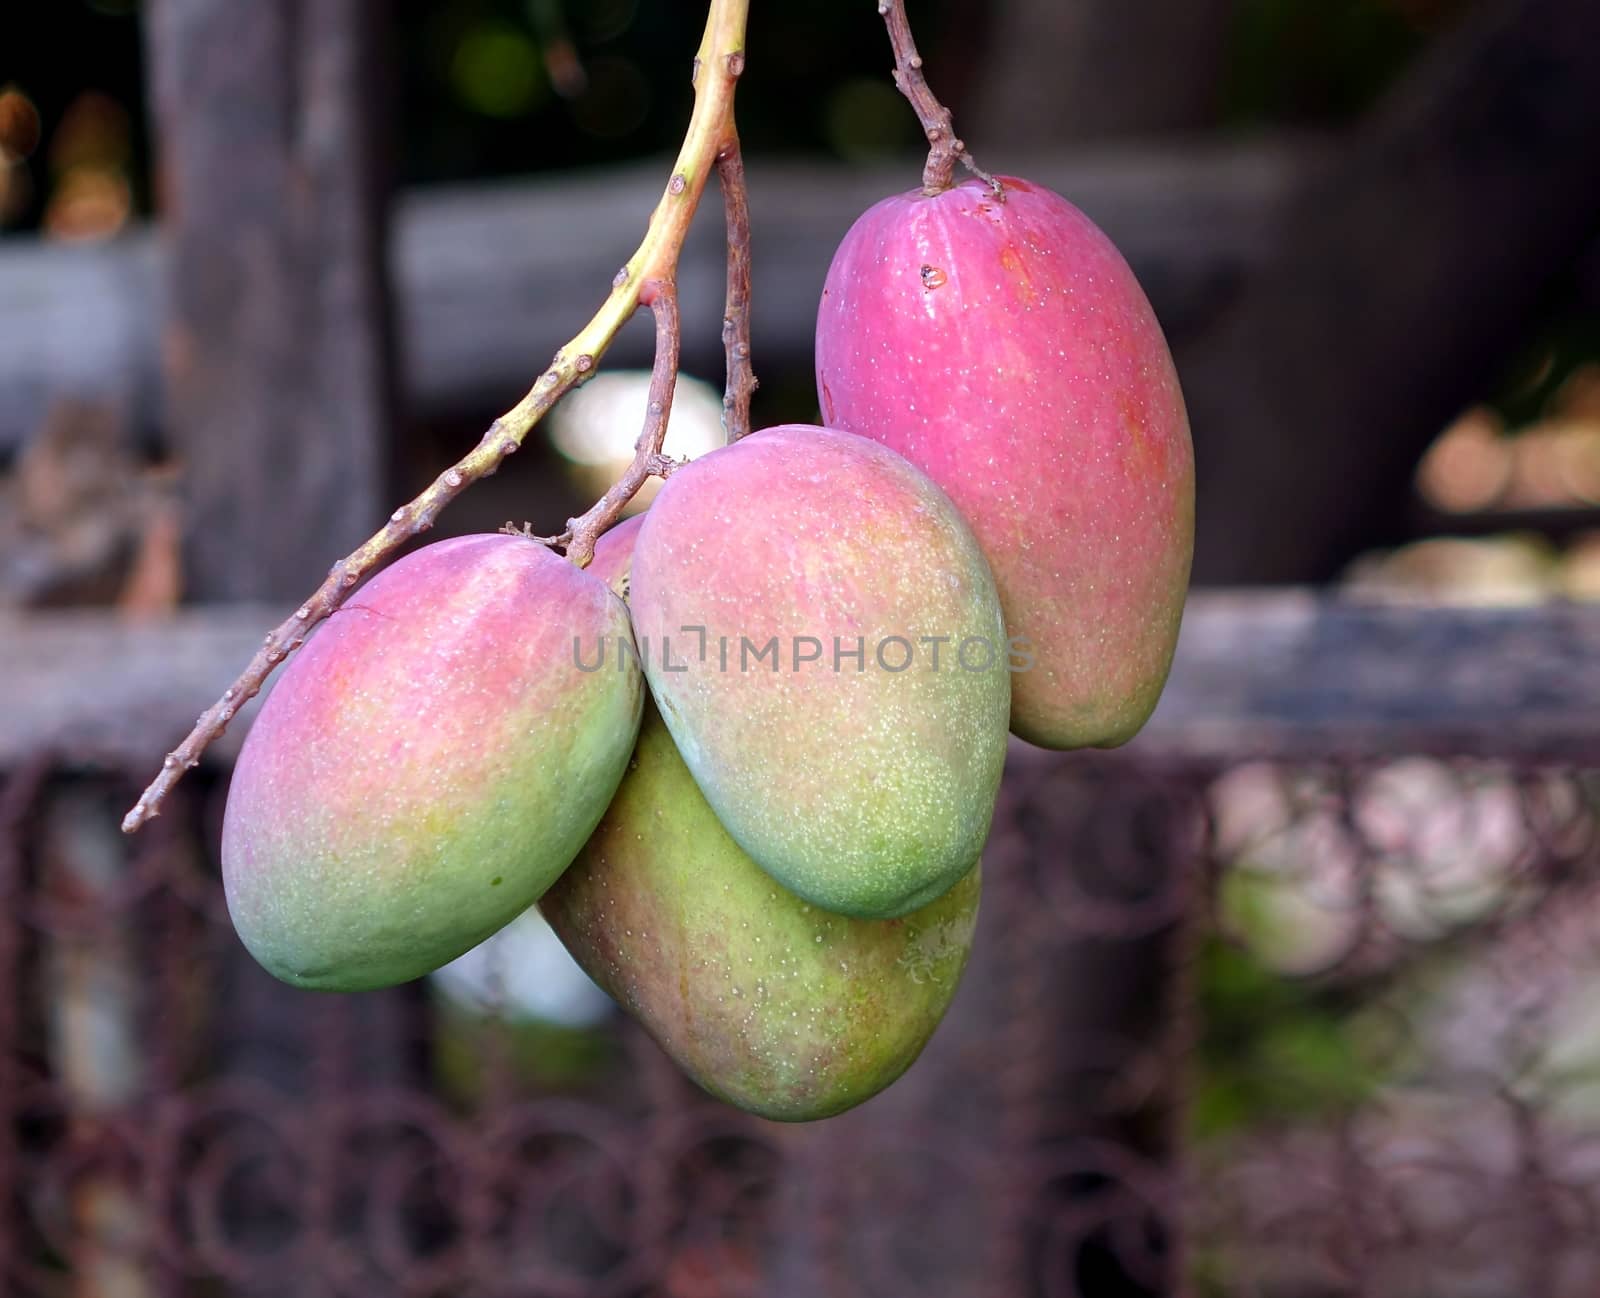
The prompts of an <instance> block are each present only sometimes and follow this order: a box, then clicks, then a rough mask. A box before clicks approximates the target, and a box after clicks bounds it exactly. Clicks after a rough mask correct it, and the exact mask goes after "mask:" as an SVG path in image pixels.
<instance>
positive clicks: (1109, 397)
mask: <svg viewBox="0 0 1600 1298" xmlns="http://www.w3.org/2000/svg"><path fill="white" fill-rule="evenodd" d="M1000 183H1001V187H1002V189H1003V190H1004V201H1000V200H997V199H996V197H995V196H994V194H993V192H992V191H991V190H990V189H989V187H988V186H987V185H985V184H983V183H982V182H980V181H977V180H968V181H966V182H964V183H962V184H960V185H958V186H956V187H955V188H953V189H949V190H946V191H945V192H944V193H941V194H938V195H934V196H931V197H930V196H928V195H925V194H923V193H922V192H921V191H916V192H913V193H909V194H903V195H899V196H896V197H893V198H887V199H884V200H883V201H882V202H880V203H878V204H877V205H875V206H874V207H872V208H870V209H868V210H867V212H865V213H864V214H863V215H862V216H861V217H860V219H858V220H857V221H856V223H855V224H854V226H852V227H851V229H850V231H849V233H847V234H846V235H845V237H844V240H843V242H842V243H841V244H840V245H839V249H838V251H837V253H836V254H835V255H834V259H833V264H832V266H831V267H830V268H829V271H828V275H827V280H826V283H825V286H824V288H823V292H822V302H821V306H820V308H819V310H818V314H817V350H816V370H817V393H818V399H819V401H820V404H821V409H822V421H823V423H825V424H827V425H828V426H829V427H832V428H842V429H848V430H850V431H852V432H855V433H859V434H861V435H862V436H865V437H871V438H874V439H876V440H878V441H880V442H882V443H883V444H884V445H885V446H890V447H893V448H894V449H895V450H896V451H899V452H900V453H901V454H902V455H904V456H906V457H907V458H908V459H910V460H911V461H912V462H913V463H915V464H917V465H918V466H919V467H921V468H922V469H923V470H925V471H926V472H927V473H928V474H929V475H930V476H931V477H932V478H933V479H934V481H935V482H937V483H938V484H939V485H940V486H941V487H943V488H944V489H945V490H946V491H947V492H949V493H950V496H951V498H952V499H953V500H954V501H955V503H956V505H957V506H958V507H959V508H960V510H961V512H962V514H963V516H964V517H965V518H966V520H967V522H968V523H970V524H971V526H972V529H973V531H974V532H975V533H976V534H977V537H978V540H979V542H980V543H981V544H982V546H983V550H984V553H985V554H986V555H987V556H988V559H989V564H990V566H991V568H992V569H993V571H994V576H995V581H996V584H997V585H998V587H999V590H1000V600H1001V604H1002V606H1003V607H1004V609H1005V617H1006V625H1007V627H1008V629H1009V631H1010V632H1011V634H1012V635H1015V636H1017V637H1019V638H1020V641H1021V643H1019V646H1018V648H1019V658H1020V659H1022V660H1023V662H1022V663H1021V664H1020V665H1026V666H1027V667H1028V670H1019V671H1018V673H1017V674H1016V676H1015V677H1014V678H1013V681H1012V713H1011V727H1012V729H1013V730H1014V731H1015V732H1016V733H1017V735H1019V736H1020V737H1021V738H1023V739H1026V740H1029V741H1030V742H1032V743H1035V744H1039V745H1042V746H1044V747H1047V748H1078V747H1085V746H1098V747H1111V746H1114V745H1117V744H1121V743H1123V742H1125V741H1126V740H1128V739H1130V738H1131V737H1132V736H1133V735H1134V734H1135V733H1136V732H1137V731H1138V730H1139V728H1140V727H1141V726H1142V725H1143V724H1144V722H1145V720H1146V718H1148V716H1149V715H1150V713H1151V711H1152V710H1153V709H1154V707H1155V704H1156V700H1157V699H1158V698H1159V697H1160V694H1161V689H1162V686H1163V685H1164V684H1165V682H1166V678H1167V672H1168V669H1169V667H1170V665H1171V661H1172V652H1173V648H1174V646H1175V644H1176V641H1177V635H1178V623H1179V620H1180V618H1181V617H1182V613H1183V601H1184V594H1185V591H1186V588H1187V585H1188V579H1189V565H1190V558H1191V555H1192V552H1193V548H1194V450H1193V446H1192V444H1191V441H1190V435H1189V422H1188V416H1187V414H1186V413H1185V410H1184V404H1183V396H1182V393H1181V392H1180V390H1179V387H1178V376H1177V372H1176V370H1175V369H1174V367H1173V364H1172V357H1171V354H1170V353H1169V351H1168V349H1167V344H1166V340H1165V339H1164V338H1163V336H1162V333H1161V328H1160V326H1159V324H1157V322H1156V318H1155V314H1154V313H1153V312H1152V311H1151V309H1150V304H1149V302H1148V301H1147V300H1146V298H1145V295H1144V293H1143V291H1142V290H1141V289H1140V287H1139V284H1138V282H1137V281H1136V280H1135V278H1134V276H1133V272H1132V271H1131V270H1130V269H1129V268H1128V265H1127V263H1126V262H1125V261H1124V260H1123V259H1122V256H1121V255H1120V254H1119V253H1118V252H1117V250H1116V248H1115V247H1114V246H1113V245H1112V243H1111V241H1110V240H1109V239H1107V238H1106V236H1105V235H1104V234H1102V233H1101V232H1100V230H1099V229H1097V228H1096V227H1095V226H1094V224H1093V223H1092V222H1091V221H1090V220H1089V219H1088V218H1087V217H1086V216H1084V215H1083V213H1082V212H1080V211H1079V210H1078V209H1077V208H1075V207H1073V206H1072V204H1070V203H1068V202H1067V201H1066V200H1065V199H1064V198H1062V197H1060V196H1059V195H1057V194H1053V193H1051V192H1050V191H1049V190H1046V189H1042V188H1039V187H1037V186H1035V185H1031V184H1028V183H1027V182H1025V181H1022V180H1017V179H1014V178H1011V177H1002V178H1001V180H1000Z"/></svg>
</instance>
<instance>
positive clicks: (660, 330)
mask: <svg viewBox="0 0 1600 1298" xmlns="http://www.w3.org/2000/svg"><path fill="white" fill-rule="evenodd" d="M644 287H645V290H646V292H647V293H648V294H649V296H650V309H651V310H652V311H654V312H655V317H656V358H655V364H654V365H653V366H652V367H651V370H650V401H649V404H648V405H647V406H646V407H645V415H644V428H643V430H642V431H641V432H640V433H639V440H638V441H637V442H635V443H634V447H633V463H631V464H630V465H628V467H627V469H626V470H624V471H623V474H622V476H621V477H620V478H618V479H617V480H616V481H615V482H614V483H612V484H611V486H610V488H609V489H608V490H607V491H606V494H605V495H603V496H601V497H600V499H599V500H597V501H595V503H594V504H593V505H592V506H590V508H589V509H588V510H587V511H586V512H585V513H584V514H582V515H581V516H580V517H578V518H569V519H568V520H567V530H566V532H565V533H564V534H563V536H562V538H561V544H563V545H564V546H565V548H566V552H567V558H569V559H571V560H572V562H573V563H575V564H577V565H578V567H580V568H587V567H588V566H589V560H590V559H592V558H594V543H595V541H596V540H598V539H599V537H600V534H601V533H602V532H604V531H605V530H606V528H608V527H610V526H611V524H613V523H614V522H616V521H617V517H618V515H620V514H621V513H622V511H623V508H624V507H625V506H626V505H627V503H628V502H629V501H630V500H632V499H633V498H634V496H635V494H637V492H638V490H639V488H640V487H642V486H644V484H645V479H647V478H650V477H661V478H664V477H666V476H667V474H668V473H670V472H671V471H672V461H671V460H670V459H668V458H667V457H666V456H664V455H662V454H661V444H662V442H663V441H665V440H666V436H667V419H668V418H669V417H670V415H671V413H672V393H673V389H674V388H676V387H677V384H678V347H679V339H680V336H681V335H680V331H679V328H678V289H677V286H676V285H675V284H674V283H673V282H672V281H671V280H670V279H668V280H662V281H659V282H658V281H652V282H651V283H649V284H647V285H645V286H644Z"/></svg>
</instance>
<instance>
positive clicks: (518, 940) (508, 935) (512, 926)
mask: <svg viewBox="0 0 1600 1298" xmlns="http://www.w3.org/2000/svg"><path fill="white" fill-rule="evenodd" d="M432 978H433V985H434V986H435V987H436V988H437V989H438V990H439V991H440V992H441V993H443V995H444V996H445V998H446V999H447V1000H449V1001H450V1002H451V1003H452V1004H454V1005H456V1006H457V1007H458V1008H460V1009H463V1010H467V1011H469V1012H471V1013H475V1014H497V1015H499V1016H501V1017H503V1018H507V1019H523V1020H527V1019H537V1020H539V1021H541V1022H544V1023H555V1024H559V1025H560V1026H562V1027H569V1028H586V1027H592V1026H593V1025H595V1024H597V1023H600V1022H602V1021H603V1020H604V1019H605V1018H606V1017H607V1016H609V1015H610V1013H611V1011H612V1009H613V1008H614V1005H615V1003H614V1002H613V1001H612V999H611V998H610V997H609V996H607V995H606V994H605V993H604V992H603V991H601V990H600V989H599V988H598V987H596V986H595V985H594V983H593V982H591V981H590V979H589V975H588V974H586V973H584V972H583V970H582V969H580V968H579V967H578V962H577V961H576V960H574V959H573V958H572V957H571V956H570V955H568V954H567V949H566V947H564V946H562V945H561V939H560V938H558V937H557V936H556V935H555V932H554V931H553V930H552V929H551V927H550V925H548V924H547V923H545V920H544V916H543V915H541V914H539V912H538V910H536V909H534V908H532V907H530V908H529V909H527V910H526V911H524V912H523V913H522V914H521V915H518V916H517V918H516V919H514V920H512V921H511V923H509V924H507V925H506V926H505V927H504V928H503V929H501V930H500V931H499V932H498V933H496V934H495V935H494V936H493V937H491V938H489V939H488V940H487V941H484V942H480V943H479V944H478V945H477V946H475V947H473V948H472V950H470V951H468V952H467V953H466V954H465V955H463V956H460V957H458V958H457V959H455V960H452V961H451V962H450V963H449V964H447V965H445V967H444V968H443V969H440V970H437V971H436V972H435V973H434V974H433V975H432Z"/></svg>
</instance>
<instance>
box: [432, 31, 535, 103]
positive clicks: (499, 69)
mask: <svg viewBox="0 0 1600 1298" xmlns="http://www.w3.org/2000/svg"><path fill="white" fill-rule="evenodd" d="M450 82H451V84H452V86H453V87H454V88H455V92H456V94H457V95H458V96H459V97H460V99H461V101H462V102H463V103H464V104H466V105H467V106H468V107H469V108H472V109H473V110H475V111H476V112H479V113H482V114H483V115H484V116H485V117H522V116H525V115H526V114H528V113H530V112H532V111H533V109H535V108H537V107H538V106H539V104H540V103H541V102H542V101H543V99H544V98H545V95H546V92H547V90H548V86H547V84H546V81H545V75H544V67H543V64H542V63H541V61H540V58H539V47H538V46H537V45H535V44H534V42H533V38H532V37H530V36H529V35H528V34H527V33H526V32H524V31H522V30H520V29H519V28H517V27H514V26H512V25H511V24H510V23H503V22H482V23H476V24H474V25H473V26H471V27H469V28H468V29H467V30H466V32H465V33H463V35H462V37H461V40H460V43H459V44H458V45H457V46H456V51H455V56H454V57H453V58H452V59H451V60H450Z"/></svg>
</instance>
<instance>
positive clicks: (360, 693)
mask: <svg viewBox="0 0 1600 1298" xmlns="http://www.w3.org/2000/svg"><path fill="white" fill-rule="evenodd" d="M628 636H629V630H628V622H627V610H626V608H625V607H624V605H623V604H622V602H621V601H620V600H618V599H617V598H616V596H615V595H613V594H612V592H611V591H610V590H609V589H608V588H607V586H606V585H605V583H603V582H602V581H600V580H599V579H597V578H595V577H592V576H590V575H589V574H588V573H585V572H582V571H580V570H579V569H577V568H575V567H574V566H573V565H572V564H570V563H568V562H567V561H566V560H565V559H562V558H560V557H559V556H557V555H555V554H553V553H551V552H550V551H549V550H547V549H545V548H544V547H543V546H541V545H539V544H538V543H537V542H534V541H530V540H527V539H525V538H522V537H514V536H500V535H483V536H470V537H462V538H457V539H454V540H448V541H442V542H439V543H437V544H435V545H430V546H428V547H426V548H424V549H422V550H419V551H417V552H415V553H414V554H411V555H409V556H407V557H406V558H404V559H401V560H400V561H399V562H397V563H395V564H394V565H392V566H391V567H390V568H388V569H386V570H385V571H384V572H382V573H380V574H379V575H378V576H377V577H375V578H373V579H372V581H370V582H369V583H368V584H367V585H366V586H365V587H364V588H363V589H361V590H360V591H358V592H356V594H355V595H354V596H352V597H351V599H350V601H349V602H348V603H347V604H346V605H345V607H344V608H343V609H342V610H341V611H340V612H337V613H335V614H334V615H333V617H332V618H331V619H329V621H328V622H327V623H326V624H325V625H324V626H323V627H322V629H321V630H320V631H319V632H318V633H317V634H316V635H315V636H313V637H312V638H311V640H310V641H309V642H308V643H307V644H306V646H305V647H304V648H303V649H301V650H300V652H299V653H298V654H297V655H296V656H295V657H294V658H293V659H291V660H290V663H289V665H288V667H287V669H286V670H285V672H284V674H283V678H282V680H281V681H280V682H279V683H278V686H277V688H276V689H275V690H274V691H273V692H272V694H271V696H270V697H269V698H268V699H267V701H266V703H265V704H264V705H263V707H262V709H261V713H260V715H259V716H258V717H257V719H256V723H255V725H254V726H253V727H252V728H251V731H250V734H249V736H248V738H247V739H246V741H245V744H244V747H243V749H242V751H241V752H240V755H239V760H238V764H237V765H236V767H235V770H234V776H233V783H232V785H231V787H230V789H229V792H228V805H227V811H226V815H225V817H224V821H223V831H222V875H223V885H224V889H225V893H226V896H227V902H228V909H229V912H230V914H231V915H232V917H233V922H234V927H235V928H236V929H237V931H238V933H239V937H240V938H241V940H242V941H243V942H244V944H245V946H246V947H247V948H248V949H249V950H250V952H251V954H252V955H254V956H255V958H256V959H257V960H258V961H259V962H260V963H261V964H262V965H263V966H264V967H265V968H266V969H267V970H268V971H269V972H271V973H272V974H274V975H276V976H277V977H279V978H281V979H283V980H284V981H285V982H288V983H292V984H294V985H295V986H298V987H305V988H312V989H317V990H326V991H359V990H364V989H368V988H374V987H384V986H389V985H391V984H394V983H399V982H405V981H407V980H408V979H412V978H417V977H420V976H421V975H423V974H426V973H428V972H430V971H432V970H433V969H436V968H438V967H439V966H440V965H443V964H445V963H447V962H448V961H450V960H453V959H454V958H455V957H456V956H458V955H460V954H461V953H462V952H463V951H466V950H467V949H468V948H470V947H473V946H475V945H477V943H479V942H481V941H482V940H483V939H484V938H486V937H488V936H489V935H490V934H491V933H493V932H495V931H496V930H497V929H499V928H501V927H502V926H504V925H505V924H507V923H509V922H510V921H511V920H512V919H513V918H515V917H516V916H517V915H518V914H520V913H521V912H522V911H524V910H526V909H527V908H528V906H530V905H531V904H532V903H533V902H535V901H536V900H537V899H538V898H539V896H540V895H541V894H543V892H544V891H545V889H546V888H548V887H549V886H550V884H551V883H553V882H554V881H555V878H556V876H557V875H559V874H560V873H561V871H562V870H563V869H565V868H566V866H567V865H568V863H569V862H570V861H571V860H572V858H573V857H574V856H575V855H576V854H577V852H578V849H579V848H580V847H582V846H583V843H584V840H585V839H586V838H587V837H588V836H589V834H590V832H591V831H592V830H593V829H594V826H595V825H596V824H597V823H598V822H599V819H600V817H601V815H602V814H603V813H604V811H605V808H606V804H607V803H608V802H609V801H610V799H611V796H612V794H613V793H614V792H615V791H616V788H617V785H618V783H619V782H620V781H621V779H622V775H623V772H624V771H625V770H626V769H627V763H628V755H629V753H630V751H631V750H632V747H633V741H634V738H635V737H636V735H637V733H638V727H639V718H640V715H641V710H642V707H643V697H644V691H643V686H642V682H641V678H640V674H639V671H638V669H637V667H636V666H635V665H634V664H633V663H632V661H631V660H629V661H628V662H627V663H626V665H625V667H624V669H622V670H617V669H616V663H615V662H614V661H613V660H612V659H611V658H610V657H609V656H608V659H607V663H606V668H605V670H603V671H593V672H584V671H580V670H579V669H578V667H577V665H576V661H575V649H574V639H575V638H577V639H578V641H579V642H580V644H581V648H582V652H583V653H584V654H585V655H586V656H587V657H586V661H589V660H592V657H593V652H594V649H593V646H595V645H596V644H597V643H598V642H599V641H600V639H601V637H604V639H605V642H606V644H607V645H608V647H609V646H610V645H613V644H616V643H618V637H622V638H623V639H624V640H625V639H626V638H627V637H628Z"/></svg>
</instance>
